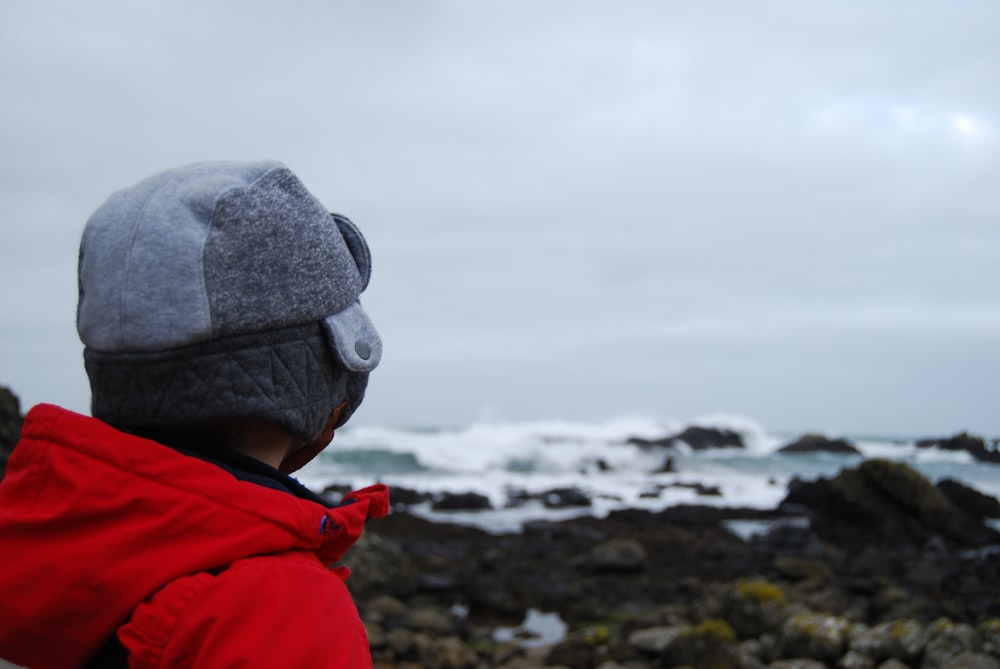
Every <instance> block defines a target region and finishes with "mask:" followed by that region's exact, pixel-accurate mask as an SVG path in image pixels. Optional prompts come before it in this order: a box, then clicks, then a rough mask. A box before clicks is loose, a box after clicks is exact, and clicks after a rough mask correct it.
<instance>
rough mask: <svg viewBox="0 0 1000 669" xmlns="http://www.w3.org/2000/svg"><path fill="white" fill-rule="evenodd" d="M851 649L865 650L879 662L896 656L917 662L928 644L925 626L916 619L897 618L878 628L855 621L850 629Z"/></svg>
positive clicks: (907, 661) (863, 651)
mask: <svg viewBox="0 0 1000 669" xmlns="http://www.w3.org/2000/svg"><path fill="white" fill-rule="evenodd" d="M847 637H848V641H847V645H848V648H849V649H850V650H853V651H856V652H858V653H863V654H864V655H867V656H868V657H871V658H872V659H873V660H875V661H876V662H882V661H884V660H887V659H889V658H896V659H899V660H901V661H903V662H906V663H913V662H915V661H916V660H917V659H918V658H919V657H920V655H921V654H922V653H923V652H924V647H925V646H926V645H927V632H926V629H925V626H924V625H922V624H920V622H918V621H916V620H894V621H891V622H885V623H881V624H878V625H875V626H874V627H870V626H868V625H865V624H860V623H855V624H852V625H851V626H850V628H849V629H848V634H847Z"/></svg>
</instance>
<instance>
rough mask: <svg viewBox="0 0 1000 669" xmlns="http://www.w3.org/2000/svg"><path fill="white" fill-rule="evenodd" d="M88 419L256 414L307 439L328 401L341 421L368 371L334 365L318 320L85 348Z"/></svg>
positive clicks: (174, 420)
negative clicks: (160, 348) (146, 349)
mask: <svg viewBox="0 0 1000 669" xmlns="http://www.w3.org/2000/svg"><path fill="white" fill-rule="evenodd" d="M84 364H85V365H86V368H87V374H88V375H89V376H90V383H91V387H92V389H93V407H92V411H93V413H94V415H95V416H98V417H100V418H101V419H102V420H104V421H105V422H108V423H111V424H113V425H116V426H118V427H121V428H123V429H132V428H148V427H150V426H156V427H158V428H166V429H170V428H190V427H195V426H198V425H207V424H211V423H212V422H213V421H218V420H222V419H231V418H261V419H264V420H270V421H272V422H274V423H276V424H278V425H281V426H282V427H284V428H285V429H286V430H288V431H289V432H290V433H291V434H294V435H296V436H298V437H300V438H302V439H305V440H309V439H312V438H314V437H315V436H316V435H317V434H318V433H319V432H320V431H321V430H322V429H323V425H324V423H325V422H326V419H327V418H328V417H329V414H330V411H331V408H332V407H331V402H333V401H334V399H333V398H344V400H345V401H346V403H347V406H346V407H345V409H344V411H343V412H342V413H341V417H340V424H341V425H342V424H343V423H344V422H346V421H347V419H348V418H349V417H350V415H351V414H352V413H353V412H354V410H355V409H357V407H358V406H359V405H360V404H361V401H362V399H363V398H364V392H365V387H366V385H367V379H368V375H367V374H366V373H359V372H350V371H348V370H347V369H345V368H343V367H341V366H339V365H336V364H335V363H334V361H333V358H332V355H331V353H330V348H329V346H328V344H327V338H326V335H325V333H324V332H323V331H322V328H321V326H320V325H319V324H315V323H314V324H309V325H304V326H297V327H291V328H282V329H279V330H272V331H268V332H263V333H256V334H251V335H240V336H236V337H227V338H222V339H217V340H213V341H211V342H206V343H204V344H195V345H193V346H188V347H184V348H182V349H175V350H171V351H165V352H160V353H152V354H150V353H100V352H97V351H91V350H89V349H88V350H85V351H84Z"/></svg>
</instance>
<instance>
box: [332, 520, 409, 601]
mask: <svg viewBox="0 0 1000 669" xmlns="http://www.w3.org/2000/svg"><path fill="white" fill-rule="evenodd" d="M342 564H343V565H344V566H346V567H349V568H350V569H351V577H350V578H349V579H347V587H348V589H349V590H350V591H351V593H352V594H353V595H354V596H355V597H365V596H368V595H371V594H375V593H379V594H382V593H386V594H391V595H394V596H399V597H402V596H406V595H409V594H411V593H413V591H414V590H416V588H417V583H418V572H417V567H416V565H415V564H414V563H413V561H412V560H411V559H410V558H409V556H407V555H406V553H405V552H404V551H403V550H402V549H401V548H400V547H399V545H398V544H397V543H395V542H394V541H392V540H390V539H386V538H384V537H382V536H380V535H378V534H376V533H374V532H364V533H363V534H362V535H361V537H360V538H359V539H358V541H357V542H356V543H355V544H354V546H352V547H351V550H349V551H348V552H347V554H346V555H345V556H344V559H343V561H342Z"/></svg>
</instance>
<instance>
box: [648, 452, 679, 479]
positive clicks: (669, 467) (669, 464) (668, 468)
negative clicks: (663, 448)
mask: <svg viewBox="0 0 1000 669" xmlns="http://www.w3.org/2000/svg"><path fill="white" fill-rule="evenodd" d="M676 471H677V466H676V465H675V464H674V457H673V456H672V455H668V456H667V457H666V458H665V459H664V460H663V464H661V465H660V466H659V467H657V468H656V469H654V470H653V473H654V474H673V473H674V472H676Z"/></svg>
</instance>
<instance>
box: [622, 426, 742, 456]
mask: <svg viewBox="0 0 1000 669" xmlns="http://www.w3.org/2000/svg"><path fill="white" fill-rule="evenodd" d="M678 441H683V442H684V443H685V444H687V445H688V446H690V447H691V449H692V450H695V451H704V450H708V449H712V448H744V447H745V445H744V444H743V437H742V436H741V435H740V433H739V432H734V431H732V430H723V429H719V428H714V427H697V426H691V427H689V428H687V429H685V430H684V431H683V432H678V433H677V434H674V435H671V436H669V437H663V438H661V439H645V438H643V437H631V438H629V439H628V442H627V443H629V444H634V445H636V446H639V447H641V448H671V447H673V446H676V445H677V442H678Z"/></svg>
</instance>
